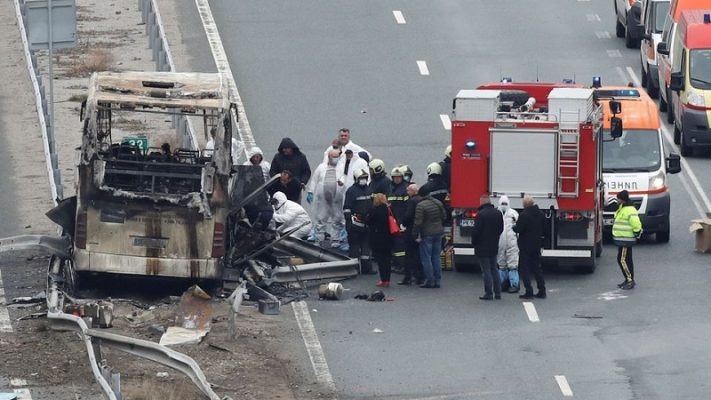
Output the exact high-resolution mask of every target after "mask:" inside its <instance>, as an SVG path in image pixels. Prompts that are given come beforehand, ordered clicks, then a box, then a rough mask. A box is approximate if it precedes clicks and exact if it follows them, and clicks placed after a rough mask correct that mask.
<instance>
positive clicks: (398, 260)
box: [388, 167, 409, 273]
mask: <svg viewBox="0 0 711 400" xmlns="http://www.w3.org/2000/svg"><path fill="white" fill-rule="evenodd" d="M390 178H391V180H392V186H391V187H390V194H389V195H388V203H390V208H391V209H392V210H393V215H394V216H395V219H396V220H397V222H398V224H402V220H403V219H404V218H405V211H406V209H407V206H406V205H405V203H406V202H407V199H409V196H408V195H407V183H406V182H405V179H404V178H405V174H404V170H401V169H400V167H395V168H393V170H392V172H391V173H390ZM404 268H405V235H398V236H395V242H394V244H393V271H394V272H396V273H402V272H403V270H404Z"/></svg>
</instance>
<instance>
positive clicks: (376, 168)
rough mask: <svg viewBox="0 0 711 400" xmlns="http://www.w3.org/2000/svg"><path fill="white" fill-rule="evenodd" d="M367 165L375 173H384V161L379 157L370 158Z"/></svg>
mask: <svg viewBox="0 0 711 400" xmlns="http://www.w3.org/2000/svg"><path fill="white" fill-rule="evenodd" d="M368 167H369V168H370V170H371V171H373V173H374V174H375V175H380V174H384V173H385V163H384V162H383V160H381V159H379V158H376V159H374V160H372V161H371V162H370V163H369V164H368Z"/></svg>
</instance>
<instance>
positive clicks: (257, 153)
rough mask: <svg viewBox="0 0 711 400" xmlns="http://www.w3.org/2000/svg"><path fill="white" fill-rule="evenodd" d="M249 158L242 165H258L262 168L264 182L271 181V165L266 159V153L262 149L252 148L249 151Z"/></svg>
mask: <svg viewBox="0 0 711 400" xmlns="http://www.w3.org/2000/svg"><path fill="white" fill-rule="evenodd" d="M247 157H248V158H249V159H248V160H247V161H245V162H244V163H243V164H242V165H258V166H259V167H261V168H262V175H264V182H266V181H268V180H269V168H271V165H270V164H269V161H266V160H265V159H264V153H263V152H262V149H260V148H259V147H257V146H254V147H250V148H249V149H247Z"/></svg>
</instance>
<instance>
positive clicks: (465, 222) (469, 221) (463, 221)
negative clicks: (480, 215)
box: [459, 219, 474, 228]
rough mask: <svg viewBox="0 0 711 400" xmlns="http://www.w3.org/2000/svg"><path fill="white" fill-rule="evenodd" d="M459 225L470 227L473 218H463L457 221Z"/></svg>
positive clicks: (472, 224)
mask: <svg viewBox="0 0 711 400" xmlns="http://www.w3.org/2000/svg"><path fill="white" fill-rule="evenodd" d="M459 226H461V227H464V228H471V227H472V226H474V220H473V219H463V220H461V221H459Z"/></svg>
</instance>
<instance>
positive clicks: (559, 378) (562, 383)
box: [555, 375, 573, 397]
mask: <svg viewBox="0 0 711 400" xmlns="http://www.w3.org/2000/svg"><path fill="white" fill-rule="evenodd" d="M555 381H556V382H558V387H559V388H560V391H561V393H563V397H573V391H572V390H571V389H570V385H569V384H568V380H567V379H565V375H556V376H555Z"/></svg>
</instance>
